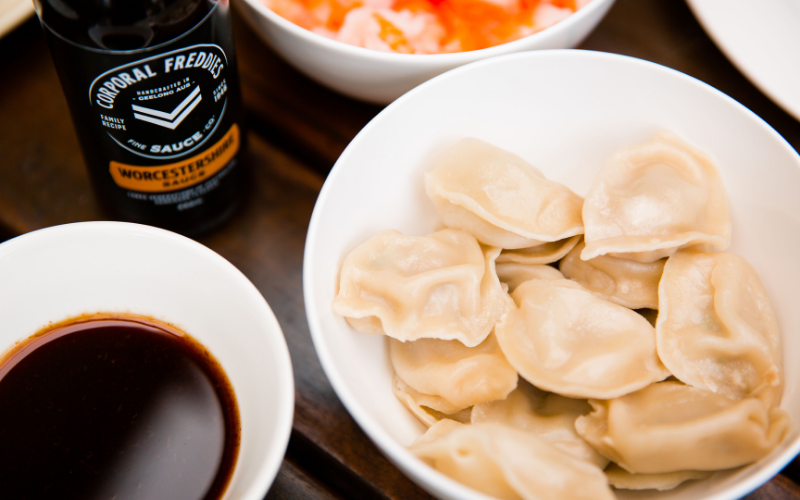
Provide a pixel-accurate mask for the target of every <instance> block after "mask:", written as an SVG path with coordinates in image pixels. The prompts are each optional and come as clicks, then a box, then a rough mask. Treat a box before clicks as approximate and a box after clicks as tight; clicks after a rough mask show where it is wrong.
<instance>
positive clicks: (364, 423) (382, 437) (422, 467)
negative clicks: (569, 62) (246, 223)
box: [303, 4, 800, 500]
mask: <svg viewBox="0 0 800 500" xmlns="http://www.w3.org/2000/svg"><path fill="white" fill-rule="evenodd" d="M590 5H591V4H590ZM552 57H556V58H559V57H570V58H585V57H589V58H597V59H608V60H617V61H623V62H625V63H627V64H632V65H638V66H639V67H641V68H644V69H646V70H649V71H657V72H660V73H662V74H664V75H665V76H667V77H671V78H679V79H682V80H683V81H685V82H687V83H688V84H689V85H695V86H700V87H702V88H704V89H705V90H706V91H709V92H711V94H713V95H716V96H717V97H721V98H722V99H724V100H726V101H728V102H729V103H730V104H731V105H732V106H734V107H737V108H739V109H740V110H741V111H743V112H744V113H745V114H747V115H749V116H750V118H753V119H754V120H755V121H754V123H757V124H758V126H759V127H761V128H762V129H764V130H765V131H766V133H768V134H769V135H771V136H772V137H773V138H774V139H776V140H777V144H779V145H781V146H782V147H783V148H784V149H785V150H786V151H787V152H788V153H789V155H790V156H793V157H794V158H795V160H796V161H795V165H797V166H798V168H799V169H800V155H798V152H797V151H796V150H795V149H794V148H793V147H792V146H791V145H790V144H789V143H788V141H786V139H784V138H783V136H781V135H780V134H779V133H778V132H777V131H776V130H775V129H774V128H772V126H770V125H769V124H768V123H767V122H766V121H764V120H763V119H762V118H761V117H759V116H758V115H756V114H755V113H754V112H753V111H751V110H750V109H748V108H747V107H746V106H744V105H743V104H741V103H740V102H738V101H737V100H735V99H733V98H732V97H730V96H729V95H727V94H725V93H724V92H722V91H720V90H718V89H716V88H714V87H712V86H711V85H709V84H707V83H705V82H703V81H702V80H699V79H697V78H695V77H693V76H690V75H687V74H686V73H683V72H681V71H678V70H675V69H672V68H669V67H667V66H664V65H661V64H658V63H655V62H652V61H647V60H644V59H639V58H636V57H632V56H626V55H621V54H614V53H608V52H598V51H590V50H582V49H549V50H537V51H526V52H518V53H512V54H505V55H501V56H498V57H493V58H489V59H482V60H479V61H475V62H472V63H469V64H465V65H463V66H459V67H457V68H454V69H452V70H449V71H447V72H445V73H442V74H440V75H438V76H435V77H433V78H431V79H430V80H428V81H426V82H424V83H422V84H420V85H419V86H417V87H415V88H414V89H412V90H410V91H409V92H407V93H405V94H404V95H402V96H400V97H399V98H398V99H397V100H395V101H394V102H392V103H391V104H389V105H388V106H387V107H386V108H384V109H383V110H382V111H381V112H380V113H378V114H377V115H376V116H375V117H374V118H373V119H372V120H370V122H369V123H367V125H366V126H365V127H364V128H363V129H361V131H359V133H358V134H357V135H356V136H355V137H354V138H353V140H352V141H350V143H349V144H348V145H347V147H346V148H345V150H344V151H343V152H342V154H341V155H340V156H339V158H338V159H337V161H336V163H335V164H334V166H333V167H332V168H331V171H330V173H329V174H328V177H327V178H326V180H325V183H324V184H323V186H322V189H321V190H320V194H319V196H318V197H317V201H316V203H315V205H314V210H313V212H312V214H311V220H310V222H309V226H308V233H307V235H306V244H305V251H304V256H303V295H304V302H305V305H306V317H307V319H308V324H309V329H310V332H311V339H312V341H313V343H314V348H315V350H316V353H317V356H318V357H319V360H320V363H321V365H322V368H323V370H324V371H325V374H326V376H327V377H328V379H329V381H330V383H331V386H332V387H333V388H334V391H335V392H336V394H337V396H338V397H339V398H340V400H341V401H342V403H343V404H344V406H345V408H347V410H348V412H349V413H350V415H351V416H352V417H353V419H354V420H355V421H356V422H357V423H358V425H359V426H360V427H361V428H362V429H363V430H364V432H365V433H366V434H367V436H369V438H370V439H371V440H372V441H373V442H374V443H375V444H376V445H377V446H378V448H379V449H380V450H381V452H382V453H384V454H385V455H387V457H389V458H390V459H391V460H392V461H394V458H393V457H397V459H398V460H399V461H401V462H402V467H403V468H405V469H407V470H408V471H410V472H411V474H413V475H414V476H416V477H418V478H420V481H421V482H425V483H427V484H436V483H438V484H443V485H445V486H446V487H447V489H448V490H449V491H451V492H453V493H454V494H455V495H457V496H458V498H464V499H468V500H492V497H489V496H487V495H484V494H482V493H480V492H477V491H475V490H473V489H471V488H468V487H466V486H464V485H463V484H461V483H459V482H457V481H455V480H453V479H451V478H450V477H448V476H445V475H444V474H442V473H440V472H439V471H437V470H435V469H433V468H432V467H429V466H428V465H427V464H425V463H423V462H422V461H421V460H419V459H417V458H416V457H415V456H414V455H413V454H412V453H411V452H410V451H409V450H408V449H406V448H405V447H404V446H402V445H400V444H399V443H398V442H397V441H395V439H394V438H392V437H391V436H390V435H389V433H388V432H386V431H385V430H384V429H383V428H382V427H381V426H380V424H378V423H377V422H374V421H373V420H372V419H371V417H370V416H369V415H368V414H367V413H366V412H365V411H363V410H362V409H361V405H360V404H359V403H358V402H357V400H356V398H355V396H354V395H353V393H352V392H351V391H350V390H349V389H348V387H347V385H346V384H345V383H344V381H343V379H342V377H341V376H340V375H339V372H338V371H337V369H336V363H335V362H334V360H333V359H332V357H331V356H330V351H329V350H328V349H327V345H326V344H327V341H326V339H325V334H324V332H323V329H322V327H321V325H320V320H319V318H318V317H317V314H316V311H315V309H314V308H313V307H311V306H313V305H315V301H314V297H313V294H312V292H311V283H312V282H313V281H314V280H313V279H312V278H313V276H314V275H315V269H314V263H313V261H314V259H313V258H312V249H313V248H314V247H315V246H316V239H317V226H319V224H320V223H319V219H320V218H321V210H320V208H319V207H320V206H321V205H323V204H324V203H325V200H326V199H327V198H328V196H329V193H330V191H331V189H332V188H331V185H332V184H333V181H334V180H335V179H336V177H337V176H338V175H339V171H340V170H341V169H342V167H341V164H342V163H344V162H345V161H346V160H347V158H348V157H349V156H350V155H351V154H352V150H353V149H355V148H356V147H358V144H359V142H361V140H362V138H363V137H364V136H366V135H367V133H368V132H369V131H370V130H371V129H372V128H375V127H377V126H378V124H379V123H380V122H381V121H383V120H385V119H386V116H389V115H391V114H392V112H393V110H394V109H395V108H397V107H399V106H402V105H403V103H404V102H405V101H407V100H409V99H414V98H415V96H416V95H417V94H419V93H423V92H426V91H427V90H426V89H427V88H428V87H432V86H436V85H440V84H442V83H443V82H446V81H447V80H450V79H453V78H458V77H459V75H461V74H462V73H470V72H473V71H477V70H479V68H482V67H483V66H491V65H495V64H505V63H506V62H507V61H513V60H517V59H520V60H521V59H539V58H542V59H544V58H552ZM384 450H388V451H384ZM798 453H800V439H797V440H796V441H795V442H794V443H792V444H791V446H788V447H787V448H786V449H785V450H784V451H783V452H782V453H781V455H780V457H779V458H778V459H776V460H775V461H774V462H773V463H772V464H771V465H770V466H769V467H765V468H764V469H762V470H761V471H760V472H758V473H757V474H754V475H752V476H751V477H749V478H747V479H745V480H743V481H741V482H739V483H737V484H735V485H732V486H731V487H730V488H729V489H728V490H727V491H722V492H718V493H717V494H714V495H711V496H708V497H706V498H705V499H704V500H733V499H737V498H742V497H744V496H746V495H747V494H749V493H751V492H752V491H754V490H755V489H757V488H758V487H760V486H762V485H763V484H764V483H766V482H767V481H768V480H769V479H771V478H772V477H773V476H775V475H776V474H778V473H779V472H780V471H781V470H782V469H783V468H784V467H785V466H786V465H787V464H788V463H789V462H790V461H791V460H792V459H793V458H794V457H795V456H797V455H798ZM389 455H392V456H389Z"/></svg>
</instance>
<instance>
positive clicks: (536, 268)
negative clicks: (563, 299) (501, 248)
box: [495, 262, 564, 293]
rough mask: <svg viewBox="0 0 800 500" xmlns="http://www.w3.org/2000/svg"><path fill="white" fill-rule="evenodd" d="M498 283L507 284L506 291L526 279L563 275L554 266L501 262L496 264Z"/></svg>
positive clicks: (541, 278) (553, 277) (548, 278)
mask: <svg viewBox="0 0 800 500" xmlns="http://www.w3.org/2000/svg"><path fill="white" fill-rule="evenodd" d="M495 267H496V271H497V277H498V278H499V279H500V283H505V284H506V285H508V292H509V293H511V292H513V291H514V290H515V289H516V288H517V287H518V286H519V285H521V284H522V283H524V282H526V281H528V280H563V279H564V275H563V274H561V272H560V271H559V270H558V269H556V268H555V267H552V266H548V265H544V264H518V263H516V262H503V263H502V264H497V265H496V266H495Z"/></svg>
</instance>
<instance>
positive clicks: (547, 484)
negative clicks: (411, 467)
mask: <svg viewBox="0 0 800 500" xmlns="http://www.w3.org/2000/svg"><path fill="white" fill-rule="evenodd" d="M411 452H412V453H414V454H415V455H416V456H417V457H419V458H420V459H422V460H424V461H425V462H427V463H428V464H429V465H431V466H432V467H433V468H435V469H436V470H438V471H439V472H441V473H443V474H445V475H447V476H449V477H451V478H453V479H455V480H456V481H459V482H460V483H462V484H465V485H467V486H469V487H470V488H474V489H476V490H478V491H480V492H481V493H485V494H487V495H490V496H492V497H494V498H498V499H500V500H520V499H522V500H584V499H585V500H590V499H591V500H614V499H615V497H614V494H613V493H612V492H611V488H609V486H608V481H607V479H606V477H605V475H604V474H603V472H602V471H601V470H600V469H599V468H598V467H597V466H595V465H592V464H590V463H588V462H585V461H583V460H580V459H577V458H574V457H572V456H570V455H569V454H567V453H564V452H562V451H560V450H558V449H556V448H554V447H553V446H550V445H549V444H547V443H545V442H544V441H543V440H542V439H540V438H539V437H537V436H536V435H535V434H531V433H529V432H524V431H521V430H518V429H514V428H512V427H507V426H504V425H499V424H475V425H463V424H459V423H457V422H454V421H452V420H442V421H440V422H439V423H437V424H435V425H434V426H433V427H431V428H430V429H428V432H427V433H426V434H425V435H423V436H422V437H421V438H420V439H419V440H418V441H417V442H416V443H414V444H413V445H412V446H411Z"/></svg>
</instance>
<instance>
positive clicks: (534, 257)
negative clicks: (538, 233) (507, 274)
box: [497, 234, 582, 264]
mask: <svg viewBox="0 0 800 500" xmlns="http://www.w3.org/2000/svg"><path fill="white" fill-rule="evenodd" d="M581 238H582V236H581V235H580V234H577V235H575V236H572V237H571V238H565V239H563V240H558V241H553V242H551V243H542V244H541V245H536V246H534V247H529V248H519V249H516V250H503V251H502V252H501V253H500V256H499V257H498V258H497V263H498V264H499V263H501V262H518V263H520V264H552V263H553V262H557V261H558V260H559V259H561V258H562V257H564V256H565V255H567V253H569V251H570V250H572V249H573V248H575V245H577V244H578V242H579V241H580V240H581Z"/></svg>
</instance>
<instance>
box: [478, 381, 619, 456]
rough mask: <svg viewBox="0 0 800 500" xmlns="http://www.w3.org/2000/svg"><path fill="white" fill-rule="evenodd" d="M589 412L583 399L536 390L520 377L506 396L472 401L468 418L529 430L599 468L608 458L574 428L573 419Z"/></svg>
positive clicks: (587, 404) (588, 406) (589, 408)
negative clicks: (502, 398) (504, 397)
mask: <svg viewBox="0 0 800 500" xmlns="http://www.w3.org/2000/svg"><path fill="white" fill-rule="evenodd" d="M591 411H592V407H591V406H590V405H589V403H588V402H587V401H586V400H585V399H571V398H565V397H564V396H559V395H558V394H553V393H551V392H544V391H540V390H539V389H537V388H536V387H534V386H532V385H531V384H529V383H527V382H525V381H524V380H520V382H519V386H518V387H517V388H516V389H515V390H514V392H512V393H511V394H509V395H508V397H507V398H506V399H504V400H498V401H490V402H488V403H480V404H476V405H475V406H474V407H473V408H472V414H471V417H470V421H471V422H472V423H473V424H483V423H494V424H503V425H508V426H511V427H514V428H517V429H520V430H523V431H527V432H532V433H534V434H536V435H537V436H539V437H540V438H542V439H543V440H544V441H545V442H546V443H548V444H550V445H552V446H555V447H556V448H558V449H559V450H561V451H563V452H565V453H569V454H570V455H572V456H573V457H575V458H579V459H581V460H586V461H587V462H590V463H593V464H595V465H596V466H598V467H600V468H601V469H602V468H603V467H605V466H606V465H608V459H607V458H605V457H604V456H602V455H600V454H599V453H597V452H596V451H595V450H594V448H592V447H591V446H589V443H587V442H586V441H585V440H584V439H583V438H582V437H580V436H579V435H578V431H576V430H575V419H577V418H578V417H580V416H581V415H587V414H589V413H590V412H591Z"/></svg>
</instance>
